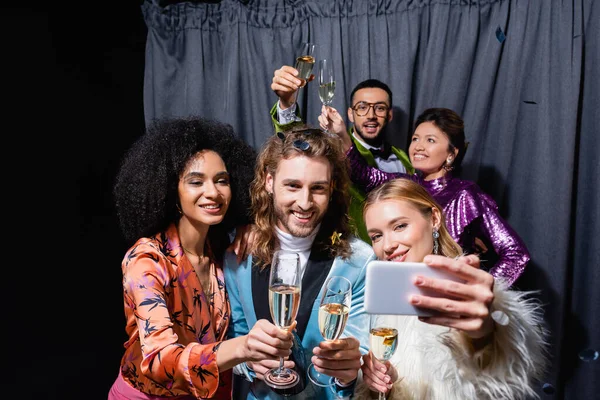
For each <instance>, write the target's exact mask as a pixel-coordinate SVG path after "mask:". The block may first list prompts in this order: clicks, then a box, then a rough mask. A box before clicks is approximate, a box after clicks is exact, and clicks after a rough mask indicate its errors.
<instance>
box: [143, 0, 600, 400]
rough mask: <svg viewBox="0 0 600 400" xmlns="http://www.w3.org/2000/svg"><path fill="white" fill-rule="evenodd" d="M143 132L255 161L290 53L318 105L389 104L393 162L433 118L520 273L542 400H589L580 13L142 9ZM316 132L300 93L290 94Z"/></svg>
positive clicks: (590, 178)
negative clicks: (330, 80)
mask: <svg viewBox="0 0 600 400" xmlns="http://www.w3.org/2000/svg"><path fill="white" fill-rule="evenodd" d="M142 12H143V16H144V19H145V22H146V24H147V27H148V37H147V44H146V66H145V68H146V69H145V81H144V111H145V118H146V120H147V121H150V120H152V119H153V118H157V117H162V116H173V115H190V114H199V115H202V116H207V117H212V118H216V119H219V120H222V121H225V122H228V123H230V124H232V125H233V127H234V128H235V130H236V132H237V133H238V134H239V135H240V136H241V137H242V138H244V139H245V140H246V141H247V142H248V143H250V144H252V145H253V146H255V147H256V148H259V147H260V146H261V145H262V143H263V142H264V140H265V139H266V138H267V137H268V136H270V135H272V132H273V130H272V126H271V122H270V117H269V109H270V107H271V106H272V105H273V104H274V103H275V101H276V96H275V95H274V94H273V93H272V92H271V90H270V83H271V77H272V74H273V71H274V70H275V69H277V68H279V67H281V66H282V65H284V64H288V65H294V60H295V57H296V56H297V55H298V52H299V51H300V48H301V45H302V43H303V42H305V41H311V42H314V43H316V44H317V45H318V49H317V54H316V57H317V59H319V58H324V57H327V58H329V59H331V60H333V63H334V65H335V74H336V85H337V86H336V94H335V99H334V101H333V106H334V107H336V108H337V109H338V110H340V111H342V112H343V113H344V114H345V109H346V107H347V106H348V105H349V95H350V91H351V90H352V88H353V87H354V85H356V84H357V83H358V82H360V81H362V80H364V79H367V78H377V79H380V80H382V81H384V82H386V83H388V84H389V85H390V87H391V89H392V91H393V93H394V100H393V102H394V110H395V114H394V120H393V124H392V129H390V130H389V131H388V134H389V139H390V141H391V142H392V143H394V144H396V145H397V146H400V147H403V148H406V147H407V146H406V145H407V141H408V136H409V134H410V131H411V124H412V121H413V120H414V118H415V117H416V115H418V114H419V113H420V112H421V111H422V110H423V109H425V108H427V107H449V108H452V109H454V110H456V111H457V112H459V113H460V114H461V115H462V116H463V118H464V119H465V123H466V134H467V138H468V141H469V142H470V146H469V150H468V152H467V155H466V158H465V161H464V163H465V165H464V168H463V178H466V179H471V180H474V181H476V182H477V183H478V184H479V185H480V186H481V187H482V188H483V189H484V190H485V191H487V192H488V193H489V194H490V195H492V196H493V197H494V198H495V199H496V201H497V202H498V205H499V207H500V210H501V213H502V215H503V216H504V217H505V218H506V219H507V220H508V221H509V222H510V223H511V224H512V226H513V227H514V228H515V229H516V230H517V232H519V234H520V235H521V236H522V237H523V239H524V241H525V242H526V244H527V246H528V247H529V250H530V251H531V254H532V261H531V263H530V265H529V266H528V267H527V269H526V272H525V274H524V275H523V276H522V277H521V278H520V279H519V280H518V281H517V282H516V286H517V287H518V288H520V289H523V290H539V294H538V295H539V297H540V298H541V299H542V300H543V301H544V304H545V308H546V315H547V321H548V324H549V327H550V329H551V331H552V338H551V341H552V354H551V356H552V363H553V364H552V365H553V366H552V368H551V370H550V371H549V372H548V374H547V378H546V380H545V382H543V384H540V388H539V393H540V394H541V395H542V397H544V398H568V399H591V398H599V395H598V393H600V384H599V382H598V379H597V378H598V377H599V376H600V360H594V354H596V357H597V353H594V351H599V350H600V343H599V342H600V326H599V325H600V323H599V322H598V321H599V320H600V318H599V317H598V315H600V296H599V295H598V288H599V287H600V244H599V243H600V200H599V199H600V189H599V187H600V178H599V173H600V157H598V156H597V154H598V152H599V151H600V141H599V139H598V136H599V135H598V134H597V127H598V126H600V117H599V116H598V115H599V113H598V110H599V109H600V84H599V83H598V82H599V80H600V71H599V65H600V40H599V38H600V23H599V21H600V10H599V5H598V2H597V1H596V2H594V0H563V1H560V0H438V1H435V0H412V1H410V0H386V1H382V0H354V1H351V0H346V1H344V0H320V1H319V0H312V1H300V0H287V1H283V0H279V1H276V0H248V1H234V0H229V1H227V0H223V1H221V2H214V1H213V2H210V3H206V2H191V1H190V2H170V4H161V3H160V2H159V1H158V0H154V1H151V0H147V1H145V2H144V3H143V4H142ZM300 100H301V101H300V103H301V105H303V106H304V107H303V112H305V115H306V119H307V121H308V122H309V123H311V124H314V125H317V116H318V114H319V112H320V106H321V105H320V102H319V98H318V94H317V89H316V84H314V83H313V84H309V85H308V86H307V87H306V88H305V89H303V92H302V93H301V97H300Z"/></svg>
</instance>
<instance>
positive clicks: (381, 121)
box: [348, 88, 393, 147]
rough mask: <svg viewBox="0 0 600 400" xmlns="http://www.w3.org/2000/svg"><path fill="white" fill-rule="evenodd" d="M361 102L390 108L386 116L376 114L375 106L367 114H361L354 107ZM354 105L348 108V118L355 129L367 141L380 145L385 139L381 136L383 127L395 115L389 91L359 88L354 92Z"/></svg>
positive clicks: (373, 144) (370, 143)
mask: <svg viewBox="0 0 600 400" xmlns="http://www.w3.org/2000/svg"><path fill="white" fill-rule="evenodd" d="M360 102H364V103H369V104H381V105H385V106H387V108H388V112H387V113H386V114H385V116H378V115H376V114H375V109H374V107H370V108H369V110H368V111H367V114H366V115H364V116H359V115H357V114H356V111H354V110H353V109H352V107H354V106H355V105H356V104H358V103H360ZM352 107H349V108H348V119H349V120H350V122H352V123H353V124H354V130H355V131H356V133H357V134H358V136H360V137H361V138H362V139H363V140H364V141H365V143H367V144H369V145H371V146H375V147H379V146H380V145H381V142H382V140H383V137H381V133H382V131H383V128H384V127H385V126H386V125H387V123H388V122H390V121H391V120H392V117H393V113H392V108H391V107H390V99H389V96H388V94H387V92H386V91H385V90H383V89H380V88H363V89H359V90H357V91H356V93H354V97H353V98H352Z"/></svg>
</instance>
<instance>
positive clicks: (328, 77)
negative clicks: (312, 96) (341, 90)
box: [318, 59, 335, 106]
mask: <svg viewBox="0 0 600 400" xmlns="http://www.w3.org/2000/svg"><path fill="white" fill-rule="evenodd" d="M318 73H319V97H320V98H321V103H323V105H326V106H329V105H331V102H332V101H333V96H334V94H335V77H334V75H333V65H332V63H331V60H329V59H324V60H319V70H318Z"/></svg>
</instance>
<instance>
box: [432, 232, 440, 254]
mask: <svg viewBox="0 0 600 400" xmlns="http://www.w3.org/2000/svg"><path fill="white" fill-rule="evenodd" d="M439 238H440V233H439V232H438V231H437V229H436V230H435V231H433V254H436V255H437V254H440V242H439V240H438V239H439Z"/></svg>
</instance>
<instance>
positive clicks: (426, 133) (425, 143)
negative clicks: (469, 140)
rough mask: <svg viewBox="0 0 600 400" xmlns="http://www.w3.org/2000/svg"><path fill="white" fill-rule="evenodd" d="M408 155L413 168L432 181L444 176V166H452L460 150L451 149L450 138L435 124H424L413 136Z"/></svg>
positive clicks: (420, 125) (418, 127)
mask: <svg viewBox="0 0 600 400" xmlns="http://www.w3.org/2000/svg"><path fill="white" fill-rule="evenodd" d="M408 154H409V156H410V161H411V163H412V165H413V167H415V168H416V169H418V170H420V171H422V172H423V174H424V178H425V180H431V179H436V178H441V177H442V176H444V174H445V173H446V170H445V169H444V168H443V167H444V165H445V164H446V163H448V164H452V162H453V160H454V158H455V157H456V155H457V154H458V150H457V149H453V148H451V146H450V141H449V140H448V136H446V134H445V133H444V132H442V130H441V129H440V128H438V127H437V126H436V125H435V124H434V123H433V122H423V123H422V124H419V126H417V129H415V132H414V133H413V135H412V139H411V141H410V146H409V148H408Z"/></svg>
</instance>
